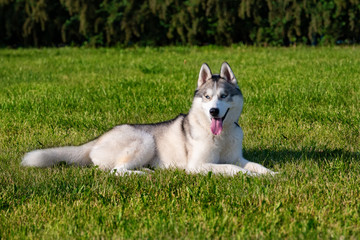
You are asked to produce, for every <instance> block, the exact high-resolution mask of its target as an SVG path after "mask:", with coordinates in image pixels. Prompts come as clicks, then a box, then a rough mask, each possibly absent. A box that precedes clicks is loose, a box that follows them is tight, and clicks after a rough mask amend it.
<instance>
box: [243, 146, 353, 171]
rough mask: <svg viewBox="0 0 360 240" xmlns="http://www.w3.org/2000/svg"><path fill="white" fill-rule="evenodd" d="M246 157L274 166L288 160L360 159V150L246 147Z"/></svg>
mask: <svg viewBox="0 0 360 240" xmlns="http://www.w3.org/2000/svg"><path fill="white" fill-rule="evenodd" d="M243 154H244V157H245V158H246V159H247V160H249V161H254V162H257V163H261V164H264V165H265V166H267V167H272V166H273V165H275V164H284V163H286V162H289V161H291V162H300V161H309V160H311V161H313V162H316V163H319V164H322V163H325V162H332V161H338V160H341V161H344V162H350V161H353V160H355V161H360V152H350V151H346V150H343V149H336V150H328V149H324V150H313V149H311V148H304V149H302V150H298V151H297V150H296V151H294V150H286V149H284V150H271V149H244V150H243Z"/></svg>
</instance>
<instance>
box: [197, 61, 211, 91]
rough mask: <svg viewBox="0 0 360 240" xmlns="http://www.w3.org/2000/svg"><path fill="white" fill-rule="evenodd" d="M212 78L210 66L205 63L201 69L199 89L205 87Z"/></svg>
mask: <svg viewBox="0 0 360 240" xmlns="http://www.w3.org/2000/svg"><path fill="white" fill-rule="evenodd" d="M211 76H212V73H211V70H210V68H209V66H208V65H207V64H206V63H203V65H202V66H201V68H200V73H199V79H198V84H197V87H198V88H199V87H200V86H201V85H203V84H204V83H205V82H206V81H207V80H209V79H210V78H211Z"/></svg>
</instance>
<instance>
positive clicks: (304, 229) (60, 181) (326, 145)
mask: <svg viewBox="0 0 360 240" xmlns="http://www.w3.org/2000/svg"><path fill="white" fill-rule="evenodd" d="M359 56H360V47H341V48H340V47H326V48H307V47H301V48H256V47H237V46H234V47H231V48H223V47H201V48H199V47H191V48H190V47H189V48H188V47H166V48H139V49H126V50H124V49H78V48H74V49H73V48H61V49H18V50H9V49H0V239H19V238H29V239H94V238H95V239H98V238H105V239H144V238H150V239H174V238H176V239H184V238H186V239H219V238H222V239H233V238H238V239H254V238H261V239H316V238H319V239H330V238H334V239H339V238H341V239H343V238H345V239H359V238H360V130H359V129H360V57H359ZM223 61H227V62H229V64H230V66H231V67H232V69H233V71H234V73H235V75H236V76H237V79H238V82H239V85H240V88H241V89H242V92H243V94H244V98H245V105H244V111H243V114H242V117H241V118H240V121H239V124H240V125H241V126H242V128H243V130H244V134H245V138H244V155H245V157H246V158H247V159H249V160H251V161H255V162H258V163H261V164H263V165H265V166H266V167H268V168H271V169H272V170H275V171H278V172H280V173H279V174H278V175H277V176H276V177H273V178H272V177H247V176H244V175H241V174H239V175H237V176H236V177H233V178H229V177H224V176H221V175H212V174H209V175H205V176H203V175H187V174H185V173H184V172H183V171H178V170H156V171H155V172H154V173H151V174H148V175H145V176H128V177H116V176H113V175H110V174H109V173H107V172H102V171H100V170H99V169H97V168H96V167H87V168H79V167H72V166H70V167H69V166H66V165H60V166H56V167H53V168H47V169H36V168H24V167H21V166H20V161H21V158H22V156H23V154H24V153H25V152H27V151H30V150H33V149H36V148H45V147H53V146H64V145H74V144H75V145H78V144H81V143H84V142H86V141H88V140H91V139H93V138H95V137H97V136H98V135H100V134H101V133H103V132H104V131H106V130H108V129H110V128H112V127H113V126H114V125H117V124H120V123H151V122H158V121H164V120H168V119H171V118H174V117H175V116H177V115H178V114H179V113H186V112H187V111H188V109H189V108H190V105H191V101H192V96H193V92H194V90H195V86H196V81H197V76H198V72H199V70H200V67H201V64H202V63H203V62H207V63H208V64H209V66H210V67H211V69H212V70H213V72H218V71H219V70H220V66H221V63H222V62H223Z"/></svg>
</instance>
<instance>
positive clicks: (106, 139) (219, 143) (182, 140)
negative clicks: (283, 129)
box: [22, 63, 273, 176]
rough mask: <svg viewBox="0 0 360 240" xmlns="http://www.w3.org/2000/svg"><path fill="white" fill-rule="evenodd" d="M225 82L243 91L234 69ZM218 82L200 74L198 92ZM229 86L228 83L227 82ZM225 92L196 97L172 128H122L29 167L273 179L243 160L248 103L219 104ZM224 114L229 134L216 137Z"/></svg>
mask: <svg viewBox="0 0 360 240" xmlns="http://www.w3.org/2000/svg"><path fill="white" fill-rule="evenodd" d="M220 76H221V77H222V79H225V80H226V81H227V82H228V83H230V84H232V85H233V86H234V87H236V88H237V81H236V78H235V76H234V75H233V72H232V70H231V69H230V66H229V65H228V64H227V63H223V65H222V67H221V73H220ZM211 78H212V74H211V70H210V68H209V67H208V66H207V65H206V64H203V66H202V67H201V69H200V73H199V80H198V89H201V88H203V87H204V85H205V83H206V82H207V81H211V80H209V79H211ZM222 81H224V80H222ZM222 91H223V89H221V88H218V87H217V86H215V85H214V88H213V89H207V90H206V91H205V92H206V93H208V94H209V95H211V99H209V100H204V98H201V97H195V98H194V101H193V104H192V107H191V109H190V111H189V114H188V115H187V116H186V117H185V116H179V117H177V118H176V119H174V120H173V121H172V122H170V123H164V124H158V125H120V126H117V127H115V128H114V129H112V130H110V131H109V132H107V133H105V134H104V135H102V136H101V137H100V138H98V139H96V140H94V141H92V142H89V143H87V144H84V145H81V146H78V147H74V146H70V147H60V148H51V149H44V150H35V151H32V152H30V153H27V154H26V155H25V156H24V158H23V161H22V165H24V166H34V167H50V166H53V165H55V164H57V163H59V162H61V161H65V162H67V163H69V164H78V165H89V164H94V165H97V166H99V167H100V168H101V169H104V170H111V171H112V172H113V173H115V174H117V175H126V174H143V173H144V172H143V171H139V170H137V169H141V168H143V167H146V166H150V167H153V168H180V169H184V170H186V172H188V173H207V172H209V171H211V172H213V173H220V174H225V175H230V176H233V175H235V174H237V173H243V174H248V175H258V174H268V173H270V174H273V172H272V171H271V170H269V169H267V168H265V167H263V166H261V165H260V164H257V163H253V162H249V161H248V160H246V159H244V158H243V156H242V139H243V132H242V129H241V128H240V127H239V126H238V125H237V121H238V119H239V117H240V113H241V110H242V105H243V99H242V96H241V94H239V96H237V95H236V96H232V101H226V99H219V96H220V95H221V94H222ZM214 107H215V108H218V109H219V111H220V113H219V117H223V116H224V115H225V113H226V111H227V109H229V112H228V114H227V115H226V117H225V119H224V121H223V130H222V132H221V134H219V135H216V136H215V135H213V134H212V132H211V130H210V123H211V116H210V114H209V110H210V109H211V108H214Z"/></svg>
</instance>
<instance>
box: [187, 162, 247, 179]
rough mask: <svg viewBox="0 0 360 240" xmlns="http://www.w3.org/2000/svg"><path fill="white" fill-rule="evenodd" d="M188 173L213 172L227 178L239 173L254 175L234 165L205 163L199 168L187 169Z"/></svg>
mask: <svg viewBox="0 0 360 240" xmlns="http://www.w3.org/2000/svg"><path fill="white" fill-rule="evenodd" d="M186 172H188V173H203V174H206V173H208V172H213V173H215V174H223V175H227V176H234V175H236V174H238V173H243V174H247V175H250V176H252V175H254V174H253V173H252V172H251V171H248V170H246V169H244V168H242V167H239V166H236V165H232V164H215V163H203V164H201V165H199V166H192V167H189V168H187V169H186Z"/></svg>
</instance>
